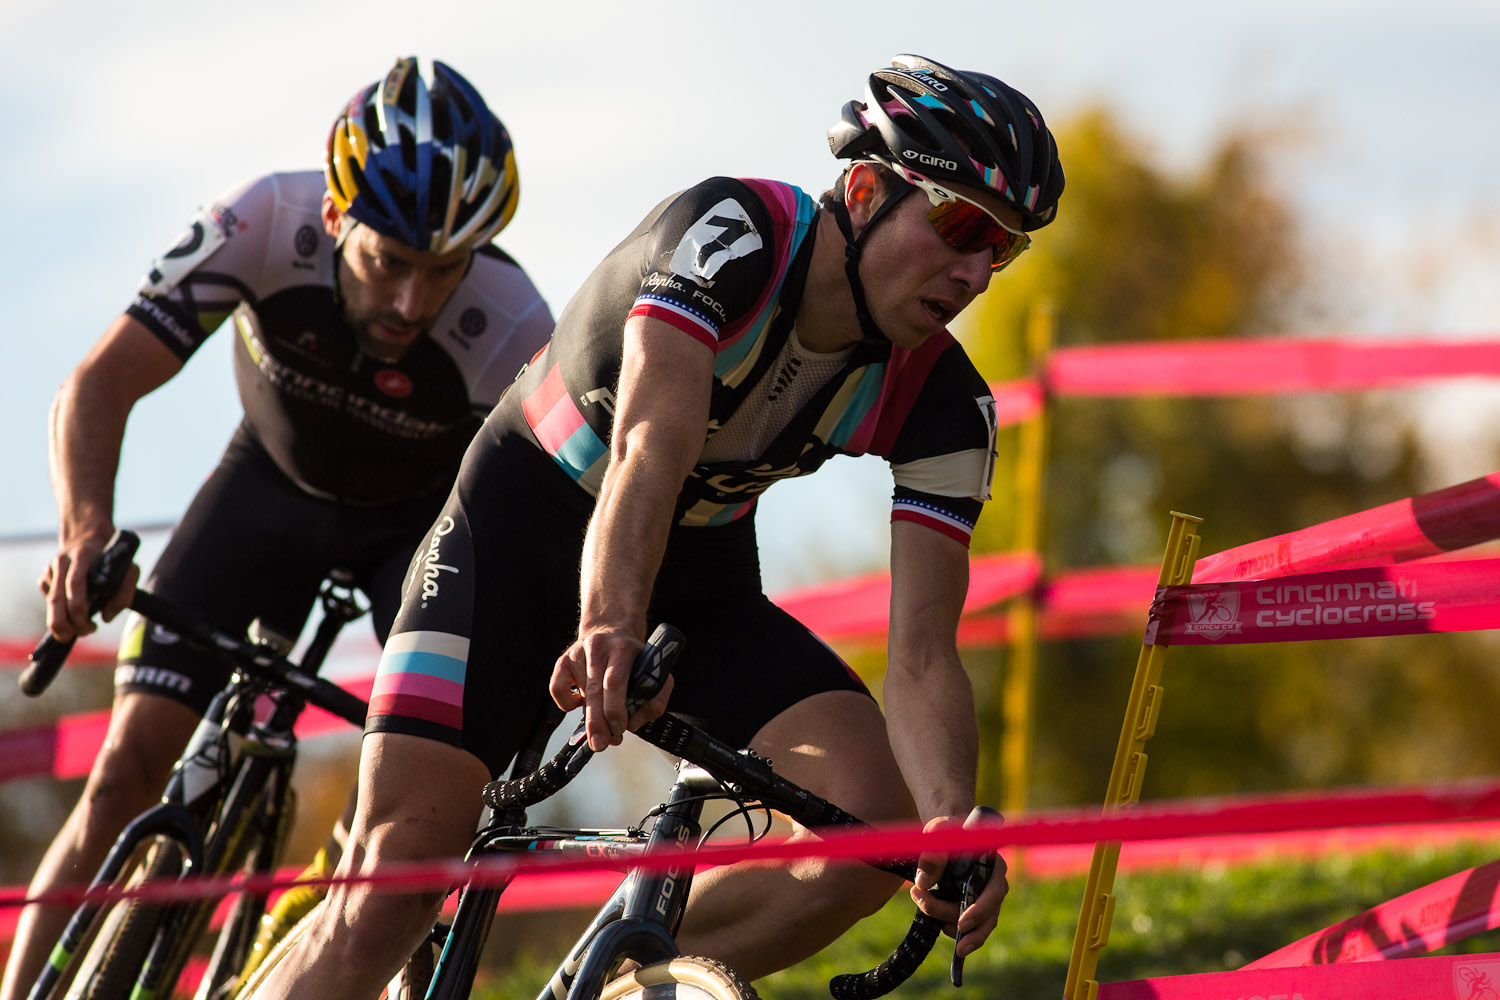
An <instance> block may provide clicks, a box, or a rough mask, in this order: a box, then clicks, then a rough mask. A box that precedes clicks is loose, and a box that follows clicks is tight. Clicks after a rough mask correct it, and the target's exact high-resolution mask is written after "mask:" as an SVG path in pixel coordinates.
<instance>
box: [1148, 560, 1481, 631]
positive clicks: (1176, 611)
mask: <svg viewBox="0 0 1500 1000" xmlns="http://www.w3.org/2000/svg"><path fill="white" fill-rule="evenodd" d="M1491 628H1500V559H1475V560H1471V561H1467V562H1445V563H1408V564H1405V565H1400V566H1375V567H1369V568H1365V569H1352V570H1333V571H1330V572H1327V573H1307V574H1302V575H1298V576H1284V577H1277V578H1274V579H1270V580H1250V581H1244V582H1237V583H1205V584H1189V585H1186V586H1179V587H1162V588H1160V589H1159V590H1158V591H1157V595H1156V599H1155V600H1154V601H1153V602H1152V604H1151V614H1150V616H1149V619H1148V623H1147V625H1146V635H1145V639H1144V642H1145V643H1146V645H1148V646H1149V645H1166V646H1176V645H1204V644H1207V643H1226V644H1229V643H1246V642H1291V641H1299V640H1307V639H1349V638H1360V637H1367V636H1391V635H1419V634H1423V633H1430V632H1465V631H1473V630H1476V629H1491Z"/></svg>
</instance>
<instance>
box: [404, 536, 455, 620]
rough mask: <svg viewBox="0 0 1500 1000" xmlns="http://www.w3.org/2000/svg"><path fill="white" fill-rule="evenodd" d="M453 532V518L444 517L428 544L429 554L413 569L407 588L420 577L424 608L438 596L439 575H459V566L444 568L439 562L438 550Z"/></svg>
mask: <svg viewBox="0 0 1500 1000" xmlns="http://www.w3.org/2000/svg"><path fill="white" fill-rule="evenodd" d="M452 531H453V518H451V517H444V518H443V519H442V520H441V521H439V522H438V523H437V527H436V528H434V529H433V532H432V540H431V541H430V542H428V543H427V552H426V554H424V555H423V556H422V559H421V561H419V562H418V563H417V565H416V566H414V567H412V574H411V579H410V580H408V581H407V587H411V586H412V584H414V583H416V582H417V577H418V575H420V576H421V579H422V607H424V608H425V607H427V602H428V601H430V600H432V599H433V598H435V597H437V595H438V574H439V573H443V572H448V573H457V572H458V567H457V566H444V565H442V564H441V563H439V562H438V558H439V556H438V549H439V547H441V545H442V543H443V536H445V535H448V534H451V533H452Z"/></svg>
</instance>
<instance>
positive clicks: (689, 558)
mask: <svg viewBox="0 0 1500 1000" xmlns="http://www.w3.org/2000/svg"><path fill="white" fill-rule="evenodd" d="M498 423H499V421H497V420H495V419H494V418H493V417H492V418H491V420H490V421H489V422H488V423H487V424H486V425H485V427H484V429H482V430H481V431H480V432H479V435H478V436H477V437H476V438H475V441H474V444H473V445H472V446H471V447H470V448H469V452H468V455H467V456H466V458H465V460H464V465H463V467H462V469H461V470H460V472H459V477H458V480H457V482H456V483H455V485H454V489H453V492H452V493H451V494H450V496H449V498H448V502H447V505H446V506H445V507H444V509H443V512H442V514H441V515H440V516H439V518H438V520H437V522H436V524H435V525H434V526H433V528H432V530H431V531H429V532H428V534H427V537H426V539H425V540H424V541H423V542H422V543H421V544H420V545H419V546H418V548H417V551H416V554H415V556H414V558H413V559H412V563H411V566H410V570H409V572H408V574H407V581H406V589H405V594H404V599H403V602H402V604H401V609H400V611H399V613H398V615H397V618H396V623H395V625H394V626H393V627H392V629H391V637H390V640H389V641H388V642H387V644H386V648H385V652H384V655H383V656H382V657H381V664H380V672H379V674H378V676H377V678H376V682H375V688H374V691H373V692H372V694H371V700H370V716H369V719H368V721H367V722H366V726H365V731H366V732H367V733H371V732H385V733H405V734H410V735H416V736H422V737H426V738H429V739H435V740H440V741H442V742H445V743H448V744H451V745H453V746H456V747H460V748H462V749H464V750H467V751H469V752H470V753H472V754H474V755H475V756H476V757H478V758H479V759H480V760H481V761H483V762H484V764H485V766H487V767H488V768H489V769H490V773H491V775H492V776H495V777H498V776H500V774H501V771H502V769H503V768H504V767H505V766H506V765H507V764H508V763H509V761H510V759H511V757H513V756H514V754H515V752H516V750H517V749H518V748H519V746H520V745H521V743H522V742H523V741H524V740H525V738H526V737H527V735H528V734H529V732H530V731H531V729H532V728H533V726H534V725H535V724H536V720H537V719H538V718H539V717H540V716H541V714H542V712H543V710H544V708H545V706H546V705H547V704H548V703H549V701H550V696H549V694H548V680H549V679H550V677H551V674H552V668H553V665H554V664H555V663H556V661H557V658H558V656H559V655H561V653H562V652H563V651H564V650H565V649H566V648H567V647H568V646H569V645H570V644H571V643H572V642H573V640H574V639H575V638H576V637H577V630H578V592H579V565H580V558H581V553H582V547H583V538H584V533H585V530H586V528H587V526H588V520H589V516H590V514H591V513H592V511H593V505H594V501H593V498H592V497H590V496H588V495H587V494H585V493H584V492H583V491H582V490H580V489H579V488H578V486H577V484H575V483H574V482H573V480H572V479H571V478H569V477H568V476H567V474H566V473H564V472H563V471H561V470H560V469H559V467H558V466H557V464H556V463H555V462H554V461H553V460H552V459H551V458H550V457H549V456H548V455H546V454H545V453H543V452H542V451H540V450H539V449H538V448H537V446H536V445H535V443H533V442H532V441H530V440H529V439H528V438H527V437H526V436H525V435H524V433H522V432H519V431H505V430H503V429H501V428H499V427H497V424H498ZM648 617H649V620H650V621H651V622H652V623H653V624H654V623H656V622H662V621H666V622H670V623H672V624H673V625H676V626H677V627H678V628H680V629H681V630H682V631H683V633H684V634H685V635H686V637H687V643H686V645H685V648H684V651H683V653H682V655H681V657H680V659H679V660H678V662H677V665H676V667H675V669H674V671H673V675H674V677H675V679H676V686H675V687H674V689H673V691H672V695H671V699H670V701H669V703H668V711H670V712H672V713H673V714H677V715H682V716H684V717H688V718H690V719H692V720H693V721H694V722H695V723H697V724H700V725H702V726H703V727H704V728H705V729H707V730H708V731H709V732H710V733H712V734H714V735H715V736H717V737H719V738H720V739H723V740H725V741H727V742H729V743H731V744H733V745H735V746H749V745H750V742H751V739H752V737H753V736H754V735H755V734H756V733H757V732H758V731H759V730H760V729H761V727H762V726H764V725H765V724H766V723H767V722H769V721H770V720H771V719H772V718H774V717H775V716H777V715H778V714H780V713H781V712H782V711H784V710H785V709H787V708H790V707H791V706H792V705H794V704H796V703H797V702H799V701H801V700H803V699H804V698H807V697H810V696H811V695H815V694H819V693H821V692H824V691H835V690H837V691H859V692H862V693H865V694H866V695H868V691H867V690H866V688H865V686H864V684H863V683H862V682H861V681H860V680H859V678H858V677H857V676H855V675H854V673H853V672H852V671H850V670H849V668H848V667H847V665H845V664H844V662H843V661H842V660H840V659H839V657H838V655H837V654H835V653H834V652H833V651H832V650H831V649H829V648H828V647H827V646H826V645H824V644H823V643H822V642H821V641H820V640H818V638H817V637H816V636H814V635H813V634H812V633H811V632H809V631H808V630H807V629H806V628H805V627H804V626H803V625H802V624H801V623H799V622H798V621H797V620H796V619H794V618H792V617H791V616H790V615H788V614H787V613H786V612H784V611H782V610H781V609H780V608H778V607H777V606H776V605H775V604H773V603H771V601H770V600H769V599H768V598H767V597H766V596H765V594H764V593H763V592H762V590H761V583H760V563H759V556H758V553H757V551H756V543H755V529H754V521H753V519H752V518H749V517H746V518H742V519H740V520H738V521H734V522H731V523H729V524H727V525H720V526H715V527H681V526H677V527H674V528H673V529H672V531H671V534H670V536H669V539H668V544H667V550H666V554H665V556H664V558H663V560H662V566H661V570H660V572H659V574H658V575H657V581H656V587H655V590H654V592H653V595H652V600H651V604H650V609H649V613H648Z"/></svg>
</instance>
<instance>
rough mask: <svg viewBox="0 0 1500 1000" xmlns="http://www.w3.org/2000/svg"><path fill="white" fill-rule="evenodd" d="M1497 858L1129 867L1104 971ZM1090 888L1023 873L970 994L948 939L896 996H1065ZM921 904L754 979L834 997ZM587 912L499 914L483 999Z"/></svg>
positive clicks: (1197, 950) (1201, 954)
mask: <svg viewBox="0 0 1500 1000" xmlns="http://www.w3.org/2000/svg"><path fill="white" fill-rule="evenodd" d="M1126 850H1127V851H1128V850H1129V846H1128V845H1127V846H1126ZM1497 856H1500V846H1497V845H1495V844H1481V845H1468V846H1458V847H1447V848H1443V849H1428V848H1422V849H1418V850H1415V851H1400V852H1398V851H1377V852H1371V853H1367V854H1360V855H1354V856H1348V855H1341V856H1338V857H1331V858H1327V859H1321V860H1312V861H1295V862H1282V863H1276V864H1258V865H1248V866H1244V867H1234V868H1225V867H1221V866H1211V867H1209V868H1207V869H1194V870H1172V871H1155V872H1127V873H1123V874H1121V875H1120V877H1119V878H1118V879H1117V880H1116V883H1115V889H1116V897H1117V904H1116V909H1115V918H1114V922H1113V925H1112V931H1111V936H1110V941H1109V945H1108V947H1106V948H1105V949H1104V952H1103V954H1102V957H1101V959H1100V964H1099V979H1100V980H1101V981H1104V982H1112V981H1118V980H1124V979H1137V978H1143V977H1147V976H1163V975H1179V974H1183V973H1191V972H1217V971H1223V970H1226V969H1233V968H1237V967H1238V966H1240V965H1242V964H1244V963H1245V962H1247V961H1249V960H1251V959H1254V958H1257V957H1259V956H1261V955H1264V954H1266V953H1268V952H1271V951H1274V950H1275V949H1277V948H1279V947H1281V946H1282V945H1285V944H1289V943H1291V942H1292V941H1295V940H1297V939H1298V938H1300V937H1303V936H1305V935H1307V934H1310V933H1312V932H1314V931H1317V930H1321V929H1322V928H1324V927H1327V926H1328V925H1330V924H1332V923H1335V922H1337V921H1339V920H1342V919H1345V918H1347V917H1352V916H1354V915H1355V914H1357V913H1359V912H1361V911H1362V910H1365V909H1367V908H1369V907H1371V906H1373V905H1375V904H1377V903H1380V902H1382V901H1384V900H1386V899H1390V898H1392V897H1394V896H1398V895H1400V894H1402V893H1404V892H1408V891H1410V890H1412V889H1416V888H1419V887H1421V886H1424V885H1427V884H1428V883H1431V882H1435V881H1437V880H1438V879H1440V878H1444V877H1446V876H1448V875H1452V874H1454V873H1455V872H1458V871H1462V870H1464V869H1466V868H1471V867H1474V866H1476V865H1480V864H1484V863H1486V862H1489V861H1493V860H1495V858H1496V857H1497ZM1082 893H1083V878H1082V877H1081V876H1080V877H1076V878H1065V879H1055V880H1052V879H1049V880H1044V881H1038V880H1031V879H1026V878H1024V877H1018V878H1016V879H1013V880H1012V888H1011V895H1010V898H1009V899H1008V900H1007V902H1006V905H1005V910H1004V912H1003V913H1002V914H1001V919H1000V927H999V929H998V930H997V931H996V932H995V934H994V936H993V937H992V938H991V939H990V941H989V943H988V944H987V945H986V946H985V947H984V948H983V949H981V950H980V951H979V952H978V953H977V954H975V955H973V956H970V958H969V960H968V962H967V964H966V966H965V987H964V990H963V992H962V993H959V992H956V991H954V990H953V988H952V987H951V986H950V985H949V984H948V980H947V974H948V973H947V969H948V958H949V957H950V956H951V948H950V947H949V945H950V942H949V941H948V939H947V938H944V939H942V940H940V941H939V944H938V947H937V949H936V950H935V951H934V953H933V955H932V956H931V957H929V958H928V960H927V962H926V964H924V965H923V967H922V969H921V970H920V971H919V972H918V973H917V975H916V976H915V977H914V978H913V979H912V980H911V981H910V982H909V983H908V984H907V985H906V986H904V987H902V988H901V989H900V990H898V991H897V993H896V995H897V996H899V997H902V998H915V997H926V998H932V1000H937V998H945V1000H954V998H960V997H965V996H967V997H970V998H983V1000H992V998H1010V997H1016V998H1020V997H1027V998H1030V997H1046V998H1052V997H1057V996H1060V995H1061V993H1062V987H1063V980H1064V977H1065V974H1066V972H1067V967H1068V953H1069V951H1070V949H1071V947H1072V941H1073V929H1074V927H1075V925H1076V924H1077V921H1078V906H1079V901H1080V899H1081V897H1082ZM911 912H912V907H911V904H910V901H909V900H907V898H906V897H905V895H904V894H900V895H898V896H897V897H896V899H894V900H893V901H892V902H891V903H890V904H889V905H888V906H886V907H885V909H884V910H882V911H881V912H880V913H878V914H876V915H875V916H874V917H871V918H870V919H869V920H866V921H863V922H862V923H860V924H859V925H858V926H856V927H855V928H853V929H852V930H851V931H849V932H848V933H847V934H845V935H844V936H843V937H842V938H840V939H839V941H837V942H836V943H835V944H834V945H833V946H831V947H829V948H828V949H826V950H824V951H823V952H822V953H820V954H818V955H816V956H814V957H813V958H811V959H809V960H808V961H806V962H803V963H801V964H799V965H796V966H793V967H792V968H790V969H787V970H785V971H783V972H779V973H777V974H775V975H773V976H768V977H766V978H765V979H762V980H759V981H758V982H757V983H756V987H757V989H758V990H759V991H760V993H761V995H762V996H763V997H764V998H765V1000H823V998H826V997H827V996H828V985H827V984H828V980H829V978H830V977H832V976H834V975H837V974H839V973H842V972H851V971H863V970H864V969H867V968H869V967H870V966H872V965H874V964H875V963H876V962H878V961H879V960H880V959H881V958H883V957H884V956H885V955H886V954H888V953H889V952H890V950H891V949H892V948H893V947H894V946H895V944H896V942H897V941H899V940H900V938H901V935H902V934H903V933H905V928H906V925H907V924H908V923H909V922H910V920H911ZM583 920H584V918H583V917H581V916H579V915H576V914H574V915H571V916H560V915H552V916H549V917H548V918H547V919H546V920H545V921H543V922H542V926H532V925H531V921H530V920H529V919H523V918H518V917H513V918H508V919H504V920H500V921H497V924H496V937H494V938H492V942H491V947H490V952H491V953H492V954H493V955H494V956H495V957H496V958H497V959H499V960H501V961H504V962H505V964H507V965H508V969H507V971H505V972H504V973H495V974H492V975H491V976H487V977H486V980H485V983H484V986H483V988H482V989H479V990H476V991H475V994H474V995H475V997H477V998H480V1000H499V998H505V1000H530V998H532V997H535V996H536V994H537V992H538V991H539V990H540V988H541V986H542V984H543V983H544V982H545V980H546V977H547V975H548V974H549V973H550V971H551V968H552V966H553V965H555V964H556V962H557V961H558V959H559V958H560V957H561V953H562V952H563V951H564V950H565V949H566V946H567V945H568V944H569V943H571V940H572V937H573V935H575V934H576V933H577V931H578V930H579V929H580V928H581V926H582V923H583ZM1449 950H1450V951H1459V952H1478V951H1500V934H1497V933H1496V932H1490V933H1488V934H1483V935H1479V936H1477V937H1474V938H1470V939H1468V940H1467V941H1464V942H1460V943H1459V944H1458V945H1456V946H1454V947H1453V948H1451V949H1449ZM501 953H503V955H502V954H501Z"/></svg>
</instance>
